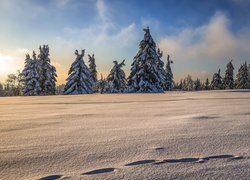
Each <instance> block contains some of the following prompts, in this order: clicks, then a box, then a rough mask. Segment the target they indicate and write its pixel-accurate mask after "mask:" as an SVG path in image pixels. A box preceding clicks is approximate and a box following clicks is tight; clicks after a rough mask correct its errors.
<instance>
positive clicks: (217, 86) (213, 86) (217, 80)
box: [211, 69, 222, 90]
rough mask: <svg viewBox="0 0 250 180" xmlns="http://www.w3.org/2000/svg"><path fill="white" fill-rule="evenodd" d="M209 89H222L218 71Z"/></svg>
mask: <svg viewBox="0 0 250 180" xmlns="http://www.w3.org/2000/svg"><path fill="white" fill-rule="evenodd" d="M211 89H215V90H218V89H222V77H221V75H220V69H219V71H218V73H214V75H213V79H212V82H211Z"/></svg>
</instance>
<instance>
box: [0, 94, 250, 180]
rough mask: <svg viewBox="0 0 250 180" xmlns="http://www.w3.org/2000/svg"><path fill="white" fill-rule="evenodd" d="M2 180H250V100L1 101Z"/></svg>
mask: <svg viewBox="0 0 250 180" xmlns="http://www.w3.org/2000/svg"><path fill="white" fill-rule="evenodd" d="M0 106H1V110H0V175H1V176H0V179H46V178H47V179H49V178H50V179H59V178H61V179H247V178H249V177H250V158H249V156H250V92H249V91H235V90H234V91H202V92H167V93H161V94H92V95H69V96H45V97H44V96H43V97H4V98H0Z"/></svg>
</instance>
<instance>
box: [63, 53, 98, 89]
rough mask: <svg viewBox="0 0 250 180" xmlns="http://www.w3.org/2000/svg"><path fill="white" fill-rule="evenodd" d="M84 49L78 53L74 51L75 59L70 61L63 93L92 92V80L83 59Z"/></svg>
mask: <svg viewBox="0 0 250 180" xmlns="http://www.w3.org/2000/svg"><path fill="white" fill-rule="evenodd" d="M84 53H85V50H82V53H81V54H79V53H78V50H76V51H75V55H76V59H75V61H74V62H73V63H72V65H71V67H70V69H69V73H68V75H69V76H68V78H67V80H66V81H67V83H66V85H65V89H64V94H91V93H93V80H92V78H91V76H90V72H89V68H88V67H87V66H86V65H85V63H84V61H83V56H84Z"/></svg>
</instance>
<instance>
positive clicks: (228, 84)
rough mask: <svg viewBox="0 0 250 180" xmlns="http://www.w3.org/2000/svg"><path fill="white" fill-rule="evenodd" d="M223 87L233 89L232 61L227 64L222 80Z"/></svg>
mask: <svg viewBox="0 0 250 180" xmlns="http://www.w3.org/2000/svg"><path fill="white" fill-rule="evenodd" d="M223 86H224V88H225V89H233V88H234V66H233V63H232V60H231V61H230V62H229V63H228V64H227V69H226V72H225V77H224V79H223Z"/></svg>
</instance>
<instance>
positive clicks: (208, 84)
mask: <svg viewBox="0 0 250 180" xmlns="http://www.w3.org/2000/svg"><path fill="white" fill-rule="evenodd" d="M205 90H210V82H209V79H208V78H207V79H206V82H205Z"/></svg>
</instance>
